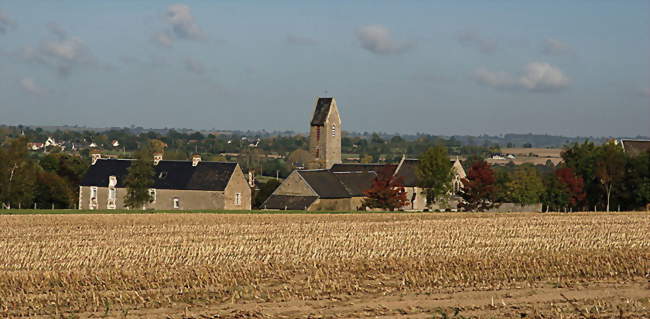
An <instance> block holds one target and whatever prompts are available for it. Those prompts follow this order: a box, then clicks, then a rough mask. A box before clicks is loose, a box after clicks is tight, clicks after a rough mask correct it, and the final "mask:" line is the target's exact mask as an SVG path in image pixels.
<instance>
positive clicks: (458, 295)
mask: <svg viewBox="0 0 650 319" xmlns="http://www.w3.org/2000/svg"><path fill="white" fill-rule="evenodd" d="M524 285H526V286H528V285H527V284H523V283H522V286H524ZM61 317H62V318H65V317H66V315H65V314H61ZM74 317H75V318H396V317H399V318H650V281H649V280H647V279H643V278H640V279H639V280H637V281H631V282H625V283H617V282H585V283H580V284H575V285H572V286H570V287H557V286H556V285H554V284H552V283H547V284H539V285H535V286H534V287H521V288H510V289H502V290H473V289H463V290H445V291H440V292H439V293H435V294H428V295H415V294H404V295H396V296H390V295H389V296H386V295H374V296H373V295H362V296H349V295H344V296H332V297H331V298H330V299H329V300H287V301H284V302H237V303H222V304H200V305H196V304H195V305H190V304H175V305H174V307H169V308H160V309H147V310H137V309H128V308H124V309H118V310H109V311H104V312H97V313H82V314H75V315H74ZM42 318H46V317H42ZM47 318H51V316H50V317H47Z"/></svg>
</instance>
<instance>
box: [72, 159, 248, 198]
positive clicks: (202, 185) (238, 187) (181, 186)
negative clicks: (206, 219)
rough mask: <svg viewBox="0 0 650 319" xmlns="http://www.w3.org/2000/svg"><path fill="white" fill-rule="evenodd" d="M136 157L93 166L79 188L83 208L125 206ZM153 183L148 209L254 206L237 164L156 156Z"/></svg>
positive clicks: (110, 160) (94, 161)
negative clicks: (128, 175)
mask: <svg viewBox="0 0 650 319" xmlns="http://www.w3.org/2000/svg"><path fill="white" fill-rule="evenodd" d="M133 161H134V160H125V159H102V158H101V156H100V155H99V154H93V158H92V165H91V166H90V168H89V169H88V172H87V173H86V175H85V176H84V177H83V179H82V180H81V185H80V187H79V208H80V209H125V208H127V207H125V205H124V198H125V196H126V192H127V189H126V186H125V180H126V176H127V174H128V168H129V167H130V166H131V163H132V162H133ZM153 162H154V168H155V176H154V184H153V187H152V188H151V189H149V193H150V194H151V196H152V201H151V202H150V203H149V204H147V205H145V208H147V209H165V210H174V209H176V210H192V209H227V210H249V209H251V189H250V187H249V186H248V183H247V181H246V178H245V177H244V174H243V172H242V170H241V168H240V167H239V164H237V163H222V162H203V161H201V157H200V156H198V155H194V157H193V158H192V160H191V161H165V160H162V155H161V154H157V155H154V159H153Z"/></svg>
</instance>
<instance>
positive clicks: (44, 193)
mask: <svg viewBox="0 0 650 319" xmlns="http://www.w3.org/2000/svg"><path fill="white" fill-rule="evenodd" d="M37 182H38V183H37V184H36V190H35V192H36V198H35V200H34V202H35V203H36V205H37V207H38V208H50V207H53V208H71V207H72V205H73V203H74V202H75V194H74V192H72V190H71V189H70V186H69V184H68V182H67V181H66V180H65V179H63V178H62V177H60V176H59V175H57V174H55V173H52V172H48V171H42V172H39V173H38V175H37Z"/></svg>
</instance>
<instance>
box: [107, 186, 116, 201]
mask: <svg viewBox="0 0 650 319" xmlns="http://www.w3.org/2000/svg"><path fill="white" fill-rule="evenodd" d="M115 197H117V190H116V189H115V188H109V189H108V200H115Z"/></svg>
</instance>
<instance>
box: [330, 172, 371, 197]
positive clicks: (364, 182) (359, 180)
mask: <svg viewBox="0 0 650 319" xmlns="http://www.w3.org/2000/svg"><path fill="white" fill-rule="evenodd" d="M334 175H335V176H336V177H337V178H338V179H339V181H340V182H341V184H343V186H344V187H345V190H346V191H347V192H348V194H349V195H350V196H352V197H359V196H365V194H364V193H363V192H365V191H367V190H369V189H370V188H371V187H372V182H373V181H374V180H375V178H376V177H377V174H375V172H341V173H334Z"/></svg>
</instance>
